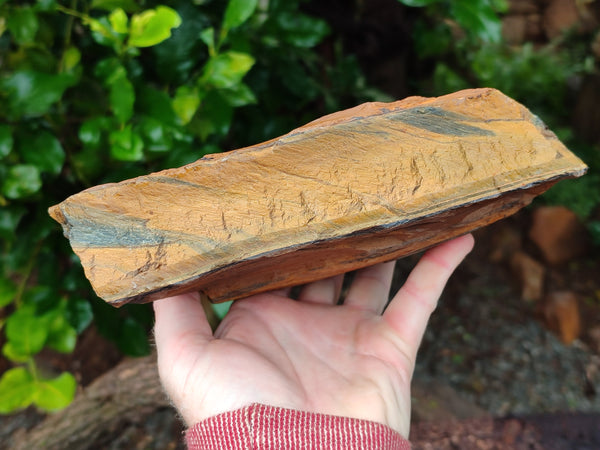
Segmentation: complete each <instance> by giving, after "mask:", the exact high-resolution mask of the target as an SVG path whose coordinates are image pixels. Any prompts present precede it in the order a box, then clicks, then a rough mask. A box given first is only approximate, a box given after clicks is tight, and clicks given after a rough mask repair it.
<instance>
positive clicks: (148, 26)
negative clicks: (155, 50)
mask: <svg viewBox="0 0 600 450" xmlns="http://www.w3.org/2000/svg"><path fill="white" fill-rule="evenodd" d="M179 25H181V17H179V14H177V11H175V10H174V9H171V8H169V7H167V6H158V7H157V8H156V9H149V10H147V11H144V12H142V13H140V14H135V15H134V16H133V17H132V18H131V27H130V31H129V41H128V43H129V45H130V46H132V47H151V46H153V45H156V44H159V43H161V42H162V41H164V40H166V39H168V38H169V37H171V29H172V28H177V27H178V26H179Z"/></svg>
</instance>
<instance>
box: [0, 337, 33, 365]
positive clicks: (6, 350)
mask: <svg viewBox="0 0 600 450" xmlns="http://www.w3.org/2000/svg"><path fill="white" fill-rule="evenodd" d="M2 354H3V355H4V356H6V357H7V358H8V359H9V360H11V361H13V362H16V363H24V362H27V361H29V360H30V359H31V355H29V354H27V353H24V352H23V350H22V349H20V348H18V347H15V345H14V344H13V343H12V342H7V343H6V344H4V345H3V346H2Z"/></svg>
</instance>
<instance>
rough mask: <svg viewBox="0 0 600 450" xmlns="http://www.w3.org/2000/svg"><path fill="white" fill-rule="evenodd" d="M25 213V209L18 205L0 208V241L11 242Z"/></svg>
mask: <svg viewBox="0 0 600 450" xmlns="http://www.w3.org/2000/svg"><path fill="white" fill-rule="evenodd" d="M25 211H26V210H25V208H23V207H22V206H20V205H11V206H8V207H4V208H0V239H5V240H7V241H11V240H12V239H13V238H14V236H15V230H16V229H17V225H19V222H20V221H21V218H22V217H23V215H24V214H25Z"/></svg>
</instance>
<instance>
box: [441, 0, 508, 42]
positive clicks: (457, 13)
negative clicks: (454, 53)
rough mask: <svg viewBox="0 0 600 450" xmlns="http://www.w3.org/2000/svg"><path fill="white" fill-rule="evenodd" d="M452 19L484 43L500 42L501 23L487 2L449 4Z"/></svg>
mask: <svg viewBox="0 0 600 450" xmlns="http://www.w3.org/2000/svg"><path fill="white" fill-rule="evenodd" d="M450 5H451V6H450V8H451V14H452V17H454V18H455V19H456V21H457V22H458V23H459V24H460V25H461V27H462V28H463V29H464V30H465V31H467V32H469V33H471V34H473V35H475V36H477V37H478V38H480V39H481V40H483V41H484V42H500V41H501V40H502V23H501V22H500V18H499V17H498V16H497V15H496V12H495V11H494V9H493V8H492V6H491V5H490V4H489V3H488V1H487V0H477V1H473V0H456V1H453V2H450Z"/></svg>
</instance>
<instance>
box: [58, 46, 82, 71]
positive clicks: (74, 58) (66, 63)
mask: <svg viewBox="0 0 600 450" xmlns="http://www.w3.org/2000/svg"><path fill="white" fill-rule="evenodd" d="M79 61H81V52H80V51H79V49H78V48H77V47H74V46H70V47H68V48H67V49H65V51H64V52H63V57H62V63H61V67H62V69H63V70H64V71H65V72H72V71H73V69H74V68H75V67H77V64H79Z"/></svg>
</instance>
